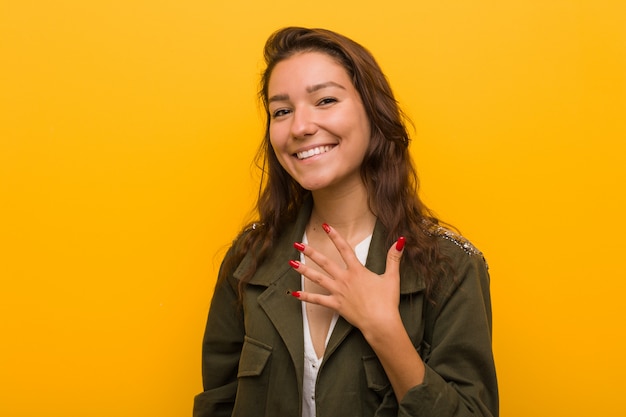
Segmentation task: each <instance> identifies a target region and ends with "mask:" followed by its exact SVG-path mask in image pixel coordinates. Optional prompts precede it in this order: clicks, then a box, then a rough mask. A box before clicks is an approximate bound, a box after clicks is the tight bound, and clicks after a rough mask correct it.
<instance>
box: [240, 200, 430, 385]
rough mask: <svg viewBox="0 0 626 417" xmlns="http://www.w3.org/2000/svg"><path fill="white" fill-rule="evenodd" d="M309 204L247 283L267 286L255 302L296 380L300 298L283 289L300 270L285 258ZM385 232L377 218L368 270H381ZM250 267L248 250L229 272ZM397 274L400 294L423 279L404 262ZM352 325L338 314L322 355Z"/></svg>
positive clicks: (296, 282)
mask: <svg viewBox="0 0 626 417" xmlns="http://www.w3.org/2000/svg"><path fill="white" fill-rule="evenodd" d="M312 207H313V203H312V199H311V198H309V199H307V201H306V202H305V203H304V204H303V207H302V208H301V209H300V212H299V213H298V216H297V218H296V221H295V222H294V223H293V224H292V225H290V226H288V227H287V229H286V230H285V231H284V232H283V233H282V235H281V236H280V237H279V238H278V240H277V241H276V243H275V245H274V247H273V249H272V250H271V251H270V253H269V257H268V258H267V259H266V260H265V261H264V262H263V264H262V265H260V266H259V267H258V268H257V270H256V272H255V273H254V275H253V276H252V278H251V280H250V282H249V284H248V285H256V286H264V287H267V289H266V290H265V291H263V293H261V295H259V297H258V298H257V302H258V303H259V305H260V306H261V308H262V309H263V310H264V311H265V313H266V314H267V316H268V318H269V319H270V321H271V322H272V324H273V325H274V327H275V328H276V330H277V331H278V333H279V334H280V335H281V338H282V339H283V341H284V343H285V345H286V346H287V349H288V350H289V352H290V355H291V357H292V360H293V362H294V365H295V367H296V373H297V376H298V380H299V382H301V381H302V369H303V366H304V362H303V360H304V359H303V357H304V347H303V343H302V333H303V326H302V309H301V302H300V301H299V300H297V299H295V298H293V297H289V296H287V295H286V292H287V291H288V290H289V291H294V290H299V289H300V285H301V281H300V274H298V272H296V271H295V270H294V269H293V268H291V267H290V266H289V260H291V259H298V258H299V256H300V255H299V252H298V251H297V250H296V249H295V248H294V247H293V243H294V242H300V241H301V240H302V236H303V235H304V230H305V228H306V224H307V222H308V221H309V217H310V216H311V210H312ZM385 236H386V230H385V228H384V226H383V225H382V224H381V223H380V222H379V221H377V222H376V225H375V227H374V232H373V235H372V240H371V243H370V249H369V253H368V256H367V260H366V263H365V266H366V267H367V268H368V269H369V270H371V271H372V272H375V273H377V274H382V273H383V272H384V271H385V266H386V262H387V251H388V250H389V247H388V246H387V244H386V242H385ZM409 244H410V243H409ZM252 267H253V262H252V255H251V253H248V254H246V256H245V257H244V258H243V260H242V261H241V263H240V264H239V266H238V267H237V269H236V270H235V271H234V273H233V276H234V277H235V278H237V279H239V277H240V276H241V275H242V274H243V273H244V272H247V270H248V269H249V268H252ZM400 276H401V281H400V293H401V294H411V293H416V292H419V291H422V290H423V289H424V280H423V279H422V278H421V277H420V276H419V275H418V274H417V272H416V271H415V269H413V268H412V267H411V266H410V265H408V263H406V262H404V263H402V264H401V268H400ZM352 328H353V327H352V325H351V324H349V323H348V322H347V321H345V320H344V319H343V318H342V317H340V318H339V320H338V321H337V324H336V325H335V329H334V330H333V333H332V335H331V337H330V339H329V341H328V345H327V347H326V352H325V355H324V356H325V358H327V357H329V356H330V355H331V354H332V353H333V352H334V351H335V350H336V349H337V347H338V346H339V345H340V344H341V342H342V341H343V340H344V339H345V338H346V337H347V335H348V334H349V333H350V331H351V330H352Z"/></svg>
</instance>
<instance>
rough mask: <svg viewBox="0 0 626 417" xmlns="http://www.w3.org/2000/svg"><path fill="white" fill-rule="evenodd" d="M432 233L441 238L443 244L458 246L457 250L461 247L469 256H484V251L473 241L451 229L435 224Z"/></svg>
mask: <svg viewBox="0 0 626 417" xmlns="http://www.w3.org/2000/svg"><path fill="white" fill-rule="evenodd" d="M431 233H432V234H433V235H435V236H436V237H437V238H438V239H439V241H440V242H441V244H442V245H443V246H452V247H453V248H455V247H456V248H457V250H458V249H461V250H462V251H463V252H465V254H466V255H468V256H479V257H482V256H483V253H482V252H481V251H480V250H479V249H478V248H477V247H476V246H474V244H473V243H472V242H470V241H469V240H468V239H466V238H465V237H463V236H462V235H460V234H458V233H455V232H453V231H452V230H450V229H446V228H445V227H443V226H435V227H434V228H433V229H432V230H431Z"/></svg>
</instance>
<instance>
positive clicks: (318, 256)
mask: <svg viewBox="0 0 626 417" xmlns="http://www.w3.org/2000/svg"><path fill="white" fill-rule="evenodd" d="M293 246H294V248H296V249H297V250H299V251H300V252H302V253H303V254H304V255H305V256H307V257H308V258H309V259H311V260H312V261H313V262H315V263H316V264H317V265H318V266H319V267H320V268H322V270H323V271H324V272H326V273H327V274H328V275H330V276H331V277H336V276H338V274H340V273H341V272H342V271H344V269H343V268H342V267H341V266H340V265H337V263H335V262H333V261H331V260H330V259H328V258H327V257H326V256H325V255H324V254H322V253H321V252H318V251H317V250H315V249H314V248H313V247H311V246H309V245H304V244H302V243H299V242H296V243H294V244H293Z"/></svg>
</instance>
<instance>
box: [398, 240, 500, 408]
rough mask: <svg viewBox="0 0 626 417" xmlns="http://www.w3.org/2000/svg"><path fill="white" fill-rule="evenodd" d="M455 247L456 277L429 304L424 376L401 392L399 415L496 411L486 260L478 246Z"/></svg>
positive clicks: (454, 274) (454, 271) (495, 381)
mask: <svg viewBox="0 0 626 417" xmlns="http://www.w3.org/2000/svg"><path fill="white" fill-rule="evenodd" d="M448 249H450V247H448ZM451 250H452V251H453V252H452V253H453V254H452V259H453V262H452V263H453V267H454V269H453V277H454V279H447V280H444V282H443V287H442V288H441V289H440V291H439V296H438V297H436V303H435V306H434V307H433V308H430V309H426V310H427V313H426V314H433V317H427V318H426V322H427V323H428V322H429V321H430V322H431V323H432V328H431V332H432V334H431V340H430V346H425V349H424V351H423V352H422V359H423V360H424V363H425V365H426V374H425V378H424V382H423V383H422V384H421V385H418V386H416V387H413V388H412V389H411V390H409V392H408V393H407V394H406V395H405V396H404V397H403V398H402V400H401V401H400V404H399V413H398V414H399V416H406V417H408V416H421V417H465V416H482V417H496V416H498V407H499V406H498V386H497V380H496V371H495V364H494V359H493V353H492V347H491V337H492V335H491V299H490V293H489V273H488V270H487V265H486V263H485V261H484V259H483V257H482V254H480V253H479V252H478V251H476V253H474V252H472V253H468V252H466V251H464V250H462V249H460V248H458V247H457V248H454V247H453V248H452V249H451Z"/></svg>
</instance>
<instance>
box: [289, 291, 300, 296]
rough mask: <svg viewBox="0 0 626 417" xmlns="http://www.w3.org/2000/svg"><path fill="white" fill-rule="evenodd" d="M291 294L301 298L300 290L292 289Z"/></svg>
mask: <svg viewBox="0 0 626 417" xmlns="http://www.w3.org/2000/svg"><path fill="white" fill-rule="evenodd" d="M290 294H291V295H292V296H294V297H296V298H300V291H291V293H290Z"/></svg>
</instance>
